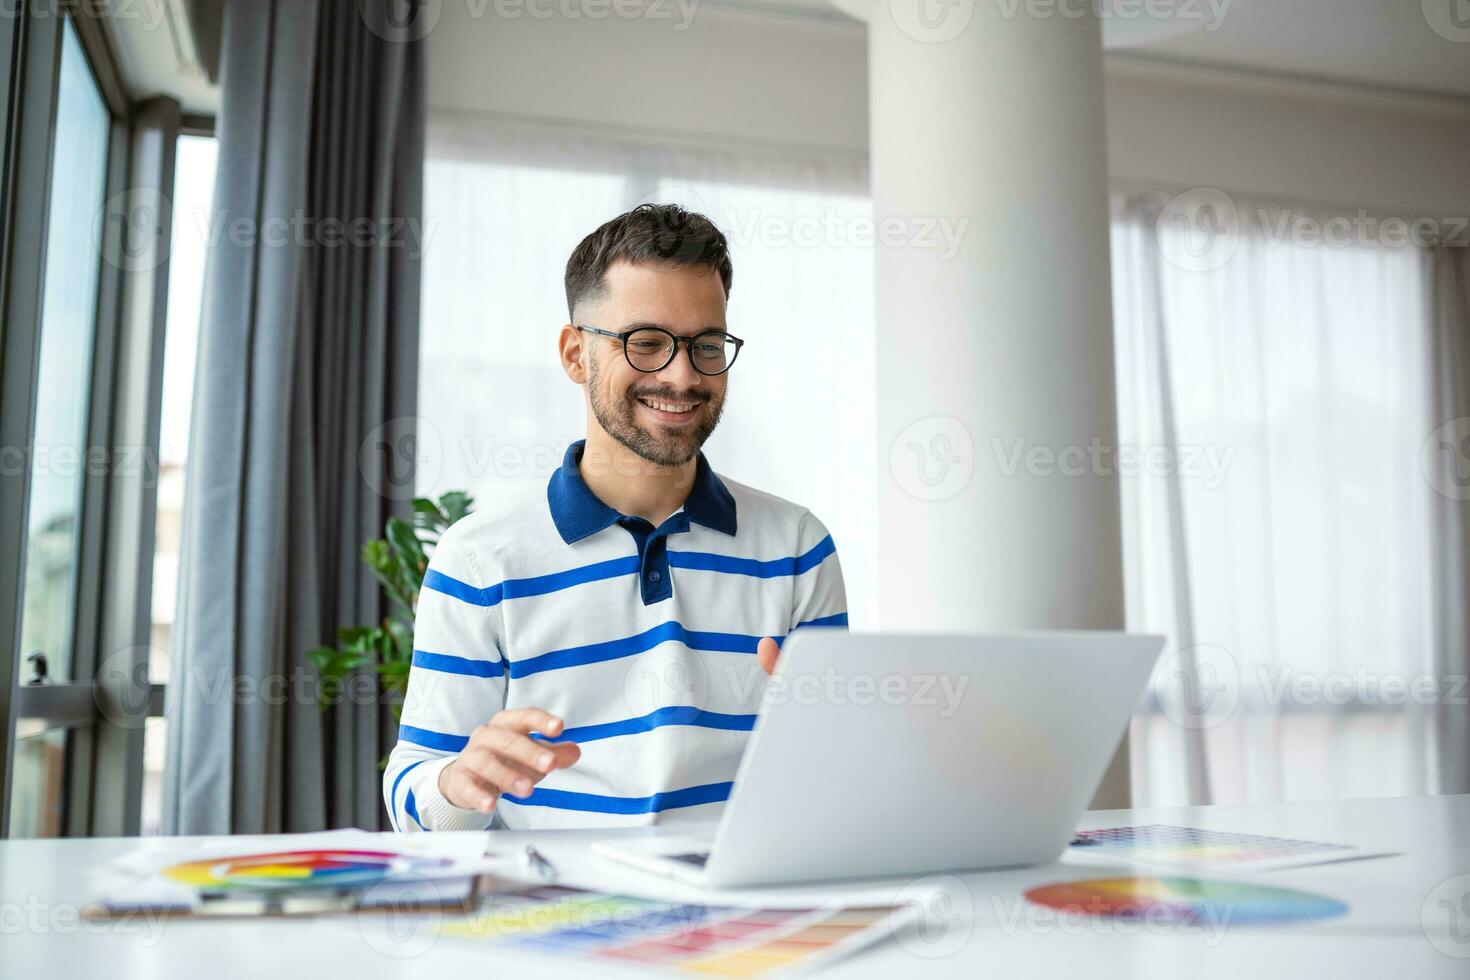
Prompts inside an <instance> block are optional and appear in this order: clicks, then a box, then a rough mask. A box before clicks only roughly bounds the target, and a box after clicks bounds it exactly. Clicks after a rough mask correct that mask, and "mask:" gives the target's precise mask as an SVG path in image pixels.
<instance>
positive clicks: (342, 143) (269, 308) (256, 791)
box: [163, 0, 424, 834]
mask: <svg viewBox="0 0 1470 980" xmlns="http://www.w3.org/2000/svg"><path fill="white" fill-rule="evenodd" d="M421 58H422V53H421V46H420V45H419V44H417V43H412V42H405V41H399V40H394V39H392V34H391V32H386V31H383V30H382V29H381V28H379V29H378V30H370V29H369V27H368V25H367V24H365V23H364V22H363V20H362V18H361V15H360V14H359V9H358V4H357V3H354V2H353V0H230V2H229V3H227V5H226V8H225V14H224V25H223V36H222V43H221V81H220V84H221V109H220V113H219V116H218V120H217V128H216V135H217V137H218V139H219V165H218V166H219V169H218V174H217V177H216V189H215V199H214V210H213V214H212V215H211V218H212V222H213V225H212V231H213V232H215V233H216V235H217V237H216V238H215V239H214V244H213V245H212V246H211V250H210V253H209V257H208V262H207V266H206V274H205V287H204V302H203V310H202V314H201V323H200V336H199V348H198V366H197V376H196V379H195V389H194V416H193V428H192V432H191V436H190V457H189V476H188V484H187V494H186V499H185V511H184V532H183V541H182V556H181V563H182V564H181V570H180V581H181V584H180V590H179V602H178V620H177V623H176V626H175V631H174V642H173V664H172V676H171V679H170V682H169V685H168V694H167V699H166V701H167V703H166V711H167V716H168V748H167V763H166V766H167V768H166V775H165V784H164V798H163V830H164V832H165V833H180V834H203V833H263V832H278V831H304V830H317V829H322V828H326V827H340V826H358V827H366V828H370V829H376V828H379V827H382V826H385V823H384V821H385V817H384V815H383V812H382V804H381V798H380V795H379V791H378V779H379V770H378V767H377V763H378V760H379V759H380V758H381V757H382V755H383V754H384V753H385V752H386V751H387V750H388V748H389V747H390V744H391V742H392V739H393V737H394V734H395V733H394V731H393V730H392V725H391V716H390V715H389V714H388V712H387V709H386V707H385V706H384V705H383V704H382V703H380V699H379V698H377V696H376V693H375V691H374V692H373V693H371V694H370V695H369V696H367V697H357V698H353V699H351V702H350V703H342V704H339V705H338V706H336V707H333V708H331V709H330V710H329V711H328V712H327V713H325V714H324V713H322V712H321V711H320V710H319V708H318V707H317V704H316V702H315V696H316V687H315V683H314V682H315V675H314V671H313V669H312V667H311V666H310V663H309V661H308V659H307V656H306V652H307V651H308V650H309V649H311V648H312V647H313V646H316V645H318V644H322V643H328V644H329V643H331V641H332V638H333V636H334V635H335V632H336V629H337V628H338V627H339V626H353V625H361V624H367V623H372V622H375V621H377V620H378V619H380V618H381V617H382V615H383V612H384V610H383V609H382V607H381V601H380V598H379V594H378V589H377V587H376V585H375V583H374V581H373V579H372V577H371V574H370V573H369V572H367V570H366V569H365V568H364V567H363V566H362V565H361V564H360V562H359V561H358V557H357V555H358V550H359V548H360V547H361V545H362V542H363V541H364V540H365V539H367V538H369V537H375V536H380V535H381V533H382V528H383V522H384V520H385V519H386V518H387V517H388V516H389V515H390V514H393V513H399V514H404V513H405V512H406V511H407V510H408V509H409V501H410V498H411V493H412V462H413V457H414V452H413V444H412V439H413V423H412V415H413V412H414V406H415V402H416V395H417V393H416V378H417V372H418V363H417V350H418V311H419V293H418V289H419V269H418V263H419V256H418V252H417V243H418V241H419V239H418V237H417V235H416V234H415V232H414V229H416V228H418V227H420V219H421V212H420V204H421V198H422V193H421V190H422V188H421V181H422V168H423V126H424V112H423V98H424V87H423V78H422V64H421ZM369 679H370V678H369Z"/></svg>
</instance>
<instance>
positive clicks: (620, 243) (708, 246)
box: [566, 204, 734, 316]
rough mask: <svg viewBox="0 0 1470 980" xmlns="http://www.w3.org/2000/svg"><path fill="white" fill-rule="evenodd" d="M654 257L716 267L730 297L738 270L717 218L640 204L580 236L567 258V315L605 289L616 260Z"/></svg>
mask: <svg viewBox="0 0 1470 980" xmlns="http://www.w3.org/2000/svg"><path fill="white" fill-rule="evenodd" d="M618 261H627V262H651V263H662V264H664V265H671V266H675V267H678V268H685V267H688V266H694V265H702V266H707V267H708V268H711V269H714V270H715V271H717V272H719V274H720V282H722V283H724V286H725V296H726V298H728V297H729V295H730V281H731V279H732V278H733V277H734V270H733V269H732V268H731V266H730V249H729V246H728V245H727V244H726V242H725V236H724V235H723V234H722V233H721V232H720V229H718V228H716V227H715V223H714V222H713V221H711V220H709V219H708V218H706V217H705V216H704V215H702V214H699V213H698V212H696V211H685V210H684V209H683V208H681V207H680V206H679V205H677V204H640V205H638V206H637V207H636V208H634V209H633V210H631V211H629V212H628V213H626V214H620V215H618V216H617V217H616V218H614V219H612V220H611V221H609V222H607V223H606V224H605V225H603V226H602V227H601V228H598V229H597V230H596V231H594V232H593V233H592V234H590V235H588V236H587V237H586V238H584V239H582V244H580V245H578V246H577V247H576V248H575V249H574V250H573V251H572V257H571V258H569V259H567V275H566V287H567V315H568V316H575V315H576V314H575V312H574V311H575V310H576V308H577V304H578V303H580V302H581V301H582V300H584V299H586V298H588V297H590V296H596V295H598V294H599V293H602V292H604V291H605V290H606V289H607V282H606V276H607V269H608V266H610V265H612V264H613V263H614V262H618Z"/></svg>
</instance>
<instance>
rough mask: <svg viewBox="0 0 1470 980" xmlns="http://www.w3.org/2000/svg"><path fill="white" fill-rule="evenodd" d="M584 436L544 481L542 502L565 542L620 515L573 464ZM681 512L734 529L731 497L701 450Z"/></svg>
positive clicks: (701, 521)
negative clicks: (543, 500) (544, 497)
mask: <svg viewBox="0 0 1470 980" xmlns="http://www.w3.org/2000/svg"><path fill="white" fill-rule="evenodd" d="M586 445H587V440H585V439H578V440H577V441H576V442H574V443H572V444H571V445H570V446H568V447H567V453H566V455H565V456H563V457H562V461H561V467H560V468H559V469H558V470H557V471H556V472H555V473H553V474H551V482H549V483H548V484H547V485H546V502H547V503H548V504H550V506H551V520H552V521H553V522H554V523H555V524H556V530H557V532H558V533H559V534H560V535H561V539H562V540H563V541H565V542H566V543H567V544H571V543H573V542H574V541H581V540H582V539H583V538H585V537H587V536H588V535H592V534H596V533H597V532H598V531H601V530H602V529H603V528H606V527H611V526H612V525H614V524H616V523H617V522H618V521H619V520H620V519H622V518H623V516H624V515H622V514H619V513H618V512H617V511H616V510H614V509H613V508H611V507H609V506H608V505H607V504H605V503H603V502H602V501H601V500H599V499H598V498H597V495H596V494H594V493H593V492H592V489H591V488H590V487H588V486H587V481H586V480H583V479H582V474H581V472H580V471H579V470H578V469H577V464H578V463H579V462H580V461H581V459H582V448H583V447H584V446H586ZM684 514H685V515H686V516H687V517H688V518H689V519H690V520H691V521H694V522H695V523H697V524H702V525H704V526H705V527H707V528H710V529H711V530H714V531H719V532H721V533H723V534H729V535H733V534H734V533H735V498H734V497H733V496H731V495H730V491H729V490H728V489H727V488H726V487H725V485H724V484H723V483H721V482H720V478H719V477H718V476H715V471H714V470H713V469H711V468H710V465H709V461H708V460H707V459H705V458H704V453H700V454H699V462H698V463H696V464H695V470H694V487H693V488H692V489H691V490H690V491H689V497H688V498H687V499H686V500H685V501H684Z"/></svg>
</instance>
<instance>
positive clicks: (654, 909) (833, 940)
mask: <svg viewBox="0 0 1470 980" xmlns="http://www.w3.org/2000/svg"><path fill="white" fill-rule="evenodd" d="M912 914H913V910H912V909H910V908H907V907H890V906H883V907H865V908H808V909H748V908H720V907H713V906H707V905H684V904H677V903H669V902H657V901H650V900H646V899H641V898H630V897H628V896H624V895H611V894H603V893H600V892H588V891H582V890H580V889H575V888H567V887H563V886H559V885H550V886H545V887H541V888H533V889H528V890H526V891H523V892H520V893H517V894H497V895H493V896H491V897H490V898H489V899H488V900H487V901H486V904H485V905H484V907H483V908H481V909H480V910H479V911H478V912H476V913H474V914H472V915H470V916H468V917H466V918H463V919H459V920H455V921H450V922H445V923H444V924H443V925H442V926H441V930H442V932H443V934H445V935H449V936H457V937H460V938H464V939H474V940H480V941H483V942H491V943H495V944H497V945H499V946H501V947H504V948H506V949H509V950H515V951H517V952H532V953H542V954H550V955H554V956H559V957H575V958H577V959H579V960H580V961H582V962H581V965H583V966H585V967H586V968H588V969H589V970H591V971H595V970H596V968H597V966H598V965H599V964H605V965H614V964H617V965H621V966H625V967H635V968H638V969H645V970H646V969H649V968H655V969H661V970H665V971H670V972H676V973H686V974H694V975H703V976H724V977H753V976H760V975H764V974H769V973H780V974H783V975H790V974H797V973H805V972H807V971H809V970H814V969H817V968H818V967H821V966H823V965H825V964H827V963H830V962H832V961H833V960H835V959H837V958H839V957H842V956H845V955H848V954H850V953H852V952H855V951H856V950H858V949H861V948H862V947H864V946H866V945H869V944H871V943H875V942H878V941H880V940H882V939H884V938H886V937H887V936H890V935H892V934H893V932H894V930H895V929H898V928H901V927H902V926H903V925H904V924H905V923H906V922H907V920H908V918H909V917H910V916H911V915H912Z"/></svg>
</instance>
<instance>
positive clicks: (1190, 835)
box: [1072, 824, 1352, 864]
mask: <svg viewBox="0 0 1470 980" xmlns="http://www.w3.org/2000/svg"><path fill="white" fill-rule="evenodd" d="M1072 846H1073V847H1079V848H1087V849H1088V850H1090V851H1093V852H1097V851H1107V850H1110V849H1111V850H1126V851H1127V852H1128V856H1129V857H1133V858H1138V859H1141V860H1151V861H1160V862H1181V861H1187V862H1195V863H1205V862H1209V863H1222V864H1244V863H1247V862H1255V861H1273V860H1277V859H1280V858H1292V857H1300V856H1305V855H1328V854H1331V853H1332V852H1334V851H1338V852H1346V851H1351V850H1352V848H1351V847H1348V846H1347V845H1344V844H1326V843H1323V842H1321V841H1310V840H1292V839H1291V838H1288V837H1263V836H1261V835H1258V834H1237V833H1232V832H1230V831H1224V830H1202V829H1200V828H1198V827H1176V826H1172V825H1170V824H1148V825H1145V826H1141V827H1113V828H1111V829H1109V830H1084V831H1082V832H1081V833H1079V834H1078V835H1077V838H1076V839H1075V840H1074V841H1072Z"/></svg>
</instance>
